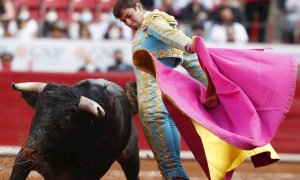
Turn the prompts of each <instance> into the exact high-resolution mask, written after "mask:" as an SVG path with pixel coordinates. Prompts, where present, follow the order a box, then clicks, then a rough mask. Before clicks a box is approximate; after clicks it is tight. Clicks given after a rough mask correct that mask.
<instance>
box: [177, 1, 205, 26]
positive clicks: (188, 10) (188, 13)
mask: <svg viewBox="0 0 300 180" xmlns="http://www.w3.org/2000/svg"><path fill="white" fill-rule="evenodd" d="M200 15H201V16H200ZM206 19H207V10H206V8H205V7H204V6H203V5H202V4H201V3H200V1H199V0H192V1H191V2H190V3H189V4H188V5H187V6H186V7H185V8H183V10H182V20H183V21H186V22H188V23H189V24H192V23H195V22H196V21H197V22H198V21H202V20H203V21H205V20H206ZM200 23H201V22H200Z"/></svg>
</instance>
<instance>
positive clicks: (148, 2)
mask: <svg viewBox="0 0 300 180" xmlns="http://www.w3.org/2000/svg"><path fill="white" fill-rule="evenodd" d="M141 3H142V4H143V6H144V7H145V8H146V9H149V10H153V9H154V0H141Z"/></svg>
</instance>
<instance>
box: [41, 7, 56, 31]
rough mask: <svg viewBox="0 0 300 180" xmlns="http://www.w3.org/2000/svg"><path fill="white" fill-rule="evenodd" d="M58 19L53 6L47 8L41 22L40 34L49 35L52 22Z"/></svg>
mask: <svg viewBox="0 0 300 180" xmlns="http://www.w3.org/2000/svg"><path fill="white" fill-rule="evenodd" d="M57 20H58V14H57V12H56V9H55V8H49V9H48V10H47V12H46V14H45V19H44V23H43V24H42V30H41V31H42V36H43V37H49V36H50V31H51V28H52V26H53V24H54V23H55V22H56V21H57Z"/></svg>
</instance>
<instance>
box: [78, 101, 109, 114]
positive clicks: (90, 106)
mask: <svg viewBox="0 0 300 180" xmlns="http://www.w3.org/2000/svg"><path fill="white" fill-rule="evenodd" d="M79 109H81V110H85V111H88V112H91V113H92V114H94V115H96V116H97V117H104V116H105V111H104V109H103V108H102V107H101V106H100V105H99V104H98V103H96V102H95V101H93V100H91V99H89V98H86V97H84V96H81V98H80V103H79Z"/></svg>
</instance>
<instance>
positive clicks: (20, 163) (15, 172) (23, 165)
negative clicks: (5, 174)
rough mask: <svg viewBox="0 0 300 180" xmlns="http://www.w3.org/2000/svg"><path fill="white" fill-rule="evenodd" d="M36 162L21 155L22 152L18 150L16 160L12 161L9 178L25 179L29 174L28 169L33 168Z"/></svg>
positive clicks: (11, 179)
mask: <svg viewBox="0 0 300 180" xmlns="http://www.w3.org/2000/svg"><path fill="white" fill-rule="evenodd" d="M35 166H36V164H35V163H34V162H32V161H31V160H29V159H27V158H25V157H23V156H22V153H21V152H19V154H18V155H17V157H16V160H15V162H14V166H13V169H12V172H11V175H10V178H9V179H10V180H22V179H24V180H25V179H26V178H27V176H28V175H29V173H30V171H32V170H34V168H35Z"/></svg>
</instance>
